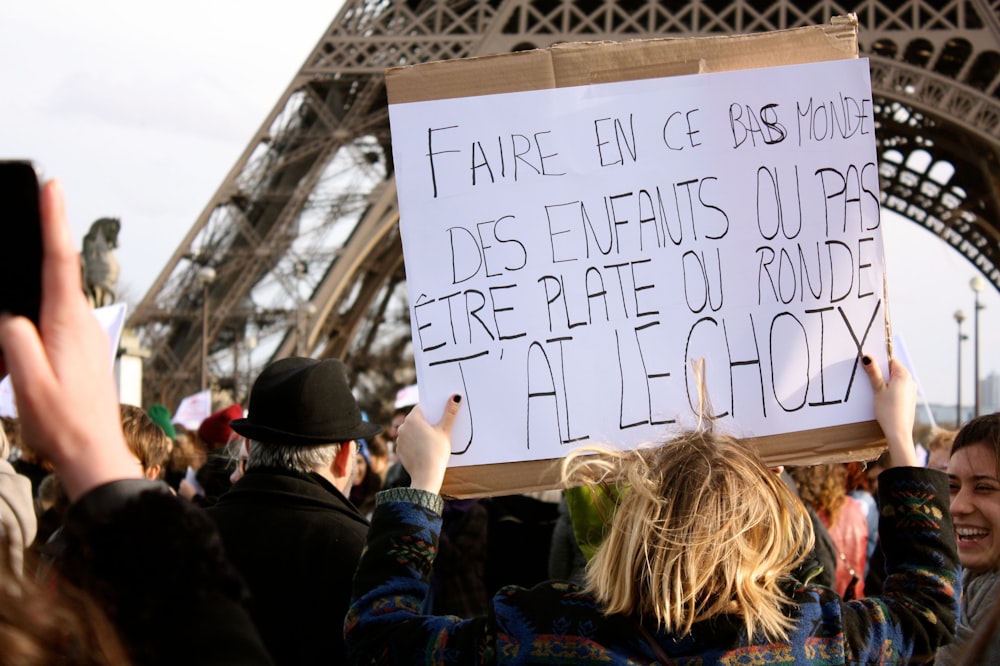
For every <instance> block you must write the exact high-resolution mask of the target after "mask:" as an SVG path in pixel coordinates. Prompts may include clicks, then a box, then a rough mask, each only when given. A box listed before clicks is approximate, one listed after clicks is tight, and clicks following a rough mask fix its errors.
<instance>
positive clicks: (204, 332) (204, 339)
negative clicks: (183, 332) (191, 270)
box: [198, 266, 215, 391]
mask: <svg viewBox="0 0 1000 666" xmlns="http://www.w3.org/2000/svg"><path fill="white" fill-rule="evenodd" d="M198 282H199V283H200V284H201V390H202V391H204V390H205V389H206V388H207V387H208V288H209V287H210V286H212V283H213V282H215V269H214V268H212V267H211V266H203V267H202V268H201V270H199V271H198Z"/></svg>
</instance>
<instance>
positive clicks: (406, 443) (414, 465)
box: [396, 395, 462, 495]
mask: <svg viewBox="0 0 1000 666" xmlns="http://www.w3.org/2000/svg"><path fill="white" fill-rule="evenodd" d="M461 401H462V396H460V395H453V396H452V397H451V399H450V400H449V401H448V403H447V404H446V405H445V408H444V414H443V415H442V416H441V420H440V421H438V423H437V424H436V425H431V424H430V423H428V422H427V419H426V418H424V412H423V410H421V409H420V405H417V406H416V407H414V408H413V410H412V411H411V412H410V413H409V414H408V415H407V416H406V420H405V421H403V425H401V426H399V436H398V438H397V439H396V455H397V456H398V457H399V460H400V462H402V463H403V468H404V469H405V470H406V471H407V472H408V473H409V475H410V487H411V488H418V489H420V490H426V491H428V492H432V493H434V494H435V495H436V494H438V493H439V492H440V491H441V483H442V482H443V481H444V472H445V470H446V469H447V468H448V459H449V458H450V457H451V428H452V426H453V425H454V424H455V416H456V415H457V414H458V409H459V407H460V406H461Z"/></svg>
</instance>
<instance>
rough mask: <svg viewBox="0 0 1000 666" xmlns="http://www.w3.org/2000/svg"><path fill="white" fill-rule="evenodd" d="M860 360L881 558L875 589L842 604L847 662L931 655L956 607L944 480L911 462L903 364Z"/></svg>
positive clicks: (910, 386) (911, 397) (910, 403)
mask: <svg viewBox="0 0 1000 666" xmlns="http://www.w3.org/2000/svg"><path fill="white" fill-rule="evenodd" d="M866 360H867V361H868V362H866V363H864V367H865V371H866V372H867V374H868V377H869V380H870V381H871V384H872V389H873V391H874V393H875V396H874V399H875V415H876V418H877V420H878V422H879V425H880V426H881V427H882V431H883V432H884V433H885V436H886V440H887V441H888V444H889V451H890V455H891V458H892V460H891V462H890V463H889V468H888V469H886V470H885V471H883V472H882V474H881V475H880V476H879V499H880V506H881V507H882V510H881V515H880V519H879V535H880V538H881V543H882V550H883V553H884V554H885V560H886V573H887V576H886V579H885V583H884V585H883V588H882V593H881V594H880V595H879V596H877V597H869V598H865V599H861V600H858V601H852V602H850V603H846V604H844V605H843V606H842V611H841V612H842V613H843V626H844V638H845V651H846V656H847V659H848V661H849V662H850V663H875V662H878V663H882V662H884V661H886V660H889V661H891V662H894V663H910V662H911V661H917V662H920V661H928V660H932V659H933V657H934V654H935V652H936V650H937V649H938V648H939V647H940V646H942V645H946V644H948V643H949V642H950V641H951V640H952V637H953V634H954V631H955V618H956V616H957V612H958V595H959V584H958V554H957V550H956V546H955V534H954V528H953V526H952V522H951V514H950V512H949V509H948V479H947V477H946V476H945V475H944V474H943V473H942V472H939V471H937V470H930V469H925V468H922V467H919V466H918V463H917V458H916V454H915V452H914V447H913V436H912V430H913V420H914V414H915V407H916V384H915V383H914V381H913V379H912V378H911V377H910V374H909V373H908V372H907V371H906V368H905V367H904V366H903V364H902V363H900V362H899V361H897V360H895V359H893V360H892V361H890V363H889V378H888V380H886V379H884V378H883V376H882V372H881V370H880V369H879V368H878V366H877V365H876V364H875V363H874V362H871V361H870V360H868V359H867V357H866Z"/></svg>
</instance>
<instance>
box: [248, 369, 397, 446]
mask: <svg viewBox="0 0 1000 666" xmlns="http://www.w3.org/2000/svg"><path fill="white" fill-rule="evenodd" d="M229 426H230V427H231V428H232V429H233V430H235V431H236V432H238V433H239V434H241V435H243V436H244V437H246V438H248V439H253V440H256V441H258V442H267V443H270V444H283V445H297V446H314V445H317V444H332V443H334V442H347V441H350V440H352V439H364V438H367V437H371V436H373V435H375V434H377V433H379V432H381V431H382V426H379V425H375V424H373V423H368V422H367V421H365V420H364V419H363V418H362V417H361V409H360V408H359V407H358V403H357V402H356V401H355V400H354V394H352V393H351V387H350V386H349V385H348V383H347V370H346V368H344V364H343V363H341V362H340V361H338V360H337V359H326V360H323V361H318V360H316V359H312V358H302V357H296V356H293V357H290V358H283V359H281V360H280V361H275V362H274V363H272V364H271V365H269V366H267V367H266V368H264V371H263V372H261V373H260V376H258V377H257V381H255V382H254V384H253V388H252V389H251V390H250V404H249V406H248V409H247V416H246V418H242V419H235V420H234V421H232V422H231V423H230V424H229Z"/></svg>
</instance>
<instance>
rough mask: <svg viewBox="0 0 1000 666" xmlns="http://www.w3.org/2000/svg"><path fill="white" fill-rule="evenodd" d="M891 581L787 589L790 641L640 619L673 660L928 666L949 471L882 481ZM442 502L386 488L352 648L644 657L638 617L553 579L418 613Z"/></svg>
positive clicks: (948, 591)
mask: <svg viewBox="0 0 1000 666" xmlns="http://www.w3.org/2000/svg"><path fill="white" fill-rule="evenodd" d="M879 493H880V500H881V506H882V515H881V519H880V524H879V531H880V536H881V543H882V547H883V548H884V550H885V556H886V557H885V559H886V563H887V564H886V568H887V574H888V575H887V577H886V580H885V585H884V589H883V593H882V595H881V596H879V597H873V598H867V599H861V600H858V601H852V602H843V601H841V599H840V597H838V596H837V594H836V593H835V592H833V591H832V590H830V589H828V588H824V587H817V586H813V585H809V584H803V583H797V582H791V583H789V588H788V591H789V594H790V596H791V598H792V600H793V601H794V603H795V607H794V608H792V609H791V610H790V611H789V612H790V613H791V614H792V615H793V616H794V618H795V620H796V624H795V628H794V629H793V631H792V632H791V635H790V636H789V637H788V640H787V641H783V642H777V643H775V642H767V641H765V640H764V639H762V638H760V637H754V639H748V637H747V636H746V632H745V630H744V629H743V628H742V626H743V625H742V623H741V622H740V619H739V618H738V617H726V616H723V617H718V618H715V619H713V620H711V621H706V622H702V623H699V624H697V625H695V628H694V630H693V631H692V632H691V633H690V634H688V635H686V636H681V637H674V636H669V635H666V634H664V633H662V632H657V631H656V628H655V626H654V624H653V623H648V624H646V629H647V630H648V634H650V635H651V636H652V637H653V638H654V639H655V640H656V642H657V643H658V644H659V647H660V648H661V649H662V651H663V652H664V653H665V654H666V655H667V656H668V657H669V658H670V659H671V660H673V663H676V664H692V665H693V664H746V665H748V666H753V665H756V664H843V663H850V664H874V663H886V664H901V663H913V662H922V661H930V660H932V659H933V657H934V653H935V651H936V650H937V648H938V647H939V646H940V645H943V644H946V643H948V642H949V641H951V639H952V636H953V633H954V630H955V617H956V612H957V609H958V594H959V588H958V585H957V567H958V564H957V555H956V551H955V536H954V532H953V529H952V523H951V517H950V514H949V511H948V503H947V502H948V485H947V477H946V476H945V475H944V474H942V473H941V472H937V471H934V470H926V469H920V468H893V469H889V470H886V471H885V472H883V473H882V475H881V476H880V477H879ZM440 512H441V500H440V498H439V497H437V496H436V495H432V494H430V493H425V492H422V491H413V490H410V489H394V490H390V491H385V492H383V493H380V495H379V498H378V505H377V507H376V509H375V514H374V516H373V517H372V524H371V529H370V531H369V533H368V546H367V550H366V552H365V554H364V556H363V557H362V559H361V563H360V565H359V568H358V572H357V575H356V577H355V581H354V598H353V602H352V606H351V609H350V611H349V613H348V615H347V618H346V622H345V627H344V630H345V638H346V642H347V647H348V653H349V654H350V656H351V658H352V660H353V661H354V662H355V663H372V664H463V665H464V664H494V663H503V664H554V663H572V664H651V663H654V662H655V661H656V656H655V654H654V650H653V649H652V648H651V647H650V645H649V643H648V642H647V640H646V639H644V638H643V633H642V632H640V630H639V628H638V626H637V624H636V620H634V619H631V618H629V617H626V616H622V615H611V616H605V615H604V614H603V612H602V611H601V607H600V605H599V604H598V603H597V601H596V600H595V599H594V598H593V596H592V595H591V594H589V593H588V592H587V591H585V590H584V589H582V588H580V587H579V586H576V585H573V584H571V583H561V582H549V583H544V584H542V585H538V586H536V587H534V588H532V589H530V590H529V589H524V588H518V587H507V588H504V589H502V590H500V591H499V592H498V593H497V595H496V596H495V597H494V598H493V601H492V605H491V610H490V613H489V614H488V615H487V616H486V617H478V618H472V619H459V618H456V617H436V616H427V615H421V614H420V609H421V605H422V603H423V599H424V596H425V595H426V594H427V580H428V575H429V574H430V571H431V565H432V563H433V560H434V554H435V544H436V542H437V538H438V533H439V531H440V528H441V513H440Z"/></svg>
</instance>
